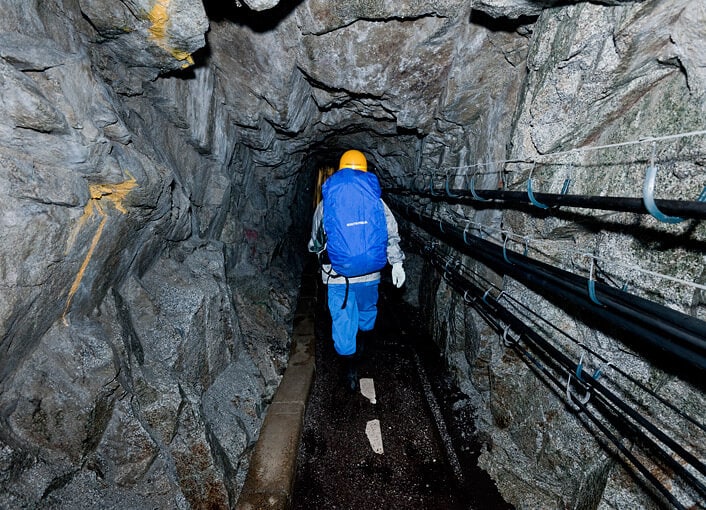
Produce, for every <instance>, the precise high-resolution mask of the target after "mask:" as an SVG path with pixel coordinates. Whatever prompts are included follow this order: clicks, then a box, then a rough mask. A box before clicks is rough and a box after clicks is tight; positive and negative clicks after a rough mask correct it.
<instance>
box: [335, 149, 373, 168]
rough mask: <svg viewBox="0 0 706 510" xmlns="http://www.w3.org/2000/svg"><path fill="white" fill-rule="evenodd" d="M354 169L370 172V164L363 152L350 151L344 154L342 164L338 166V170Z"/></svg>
mask: <svg viewBox="0 0 706 510" xmlns="http://www.w3.org/2000/svg"><path fill="white" fill-rule="evenodd" d="M342 168H352V169H353V170H362V171H363V172H367V171H368V162H367V161H366V159H365V156H364V155H363V153H362V152H360V151H357V150H350V151H346V152H344V153H343V156H341V162H340V163H339V164H338V169H339V170H340V169H342Z"/></svg>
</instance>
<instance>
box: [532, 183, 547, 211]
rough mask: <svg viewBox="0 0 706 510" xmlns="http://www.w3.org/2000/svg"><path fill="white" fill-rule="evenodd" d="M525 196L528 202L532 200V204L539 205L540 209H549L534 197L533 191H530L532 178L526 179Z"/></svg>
mask: <svg viewBox="0 0 706 510" xmlns="http://www.w3.org/2000/svg"><path fill="white" fill-rule="evenodd" d="M527 196H528V197H529V199H530V202H532V205H534V206H536V207H539V208H540V209H549V206H548V205H545V204H543V203H541V202H538V201H537V199H536V198H534V192H533V191H532V179H531V178H530V179H527Z"/></svg>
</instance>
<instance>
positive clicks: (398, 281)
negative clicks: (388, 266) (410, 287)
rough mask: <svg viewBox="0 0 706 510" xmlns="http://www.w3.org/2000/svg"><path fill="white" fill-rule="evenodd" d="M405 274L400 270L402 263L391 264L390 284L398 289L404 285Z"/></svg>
mask: <svg viewBox="0 0 706 510" xmlns="http://www.w3.org/2000/svg"><path fill="white" fill-rule="evenodd" d="M404 279H405V274H404V269H402V262H397V263H396V264H392V283H393V285H394V286H395V287H397V288H398V289H399V288H400V287H402V284H404Z"/></svg>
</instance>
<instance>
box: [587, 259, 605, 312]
mask: <svg viewBox="0 0 706 510" xmlns="http://www.w3.org/2000/svg"><path fill="white" fill-rule="evenodd" d="M593 263H594V259H593V257H591V271H590V274H589V276H588V297H590V298H591V301H593V302H594V303H595V304H597V305H598V306H603V303H601V302H600V301H599V300H598V298H597V297H596V281H595V280H594V279H593Z"/></svg>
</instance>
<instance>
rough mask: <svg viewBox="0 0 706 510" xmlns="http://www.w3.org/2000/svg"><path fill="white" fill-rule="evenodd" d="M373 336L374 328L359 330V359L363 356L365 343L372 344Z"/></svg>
mask: <svg viewBox="0 0 706 510" xmlns="http://www.w3.org/2000/svg"><path fill="white" fill-rule="evenodd" d="M372 338H373V330H372V329H371V330H368V331H363V330H358V334H357V335H356V336H355V344H356V348H355V354H354V356H356V358H357V359H359V360H360V359H361V358H362V357H363V352H364V351H365V345H366V344H368V345H369V344H370V341H371V340H372Z"/></svg>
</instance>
